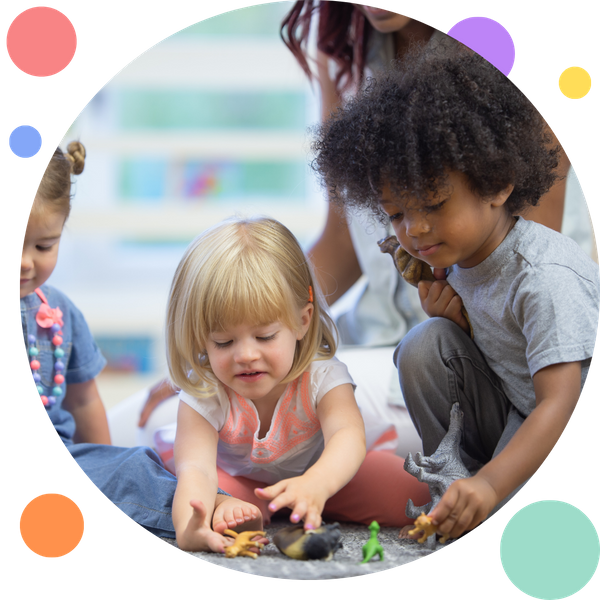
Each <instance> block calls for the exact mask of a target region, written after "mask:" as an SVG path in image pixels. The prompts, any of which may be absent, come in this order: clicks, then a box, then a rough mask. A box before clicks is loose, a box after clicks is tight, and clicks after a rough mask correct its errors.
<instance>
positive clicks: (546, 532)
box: [500, 500, 600, 600]
mask: <svg viewBox="0 0 600 600" xmlns="http://www.w3.org/2000/svg"><path fill="white" fill-rule="evenodd" d="M599 558H600V543H599V542H598V534H597V532H596V529H595V528H594V525H593V524H592V522H591V521H590V520H589V519H588V518H587V517H586V516H585V515H584V514H583V513H582V512H581V511H580V510H579V509H578V508H575V507H574V506H571V505H570V504H567V503H566V502H557V501H554V500H546V501H543V502H535V503H533V504H530V505H529V506H526V507H525V508H523V509H521V510H520V511H519V512H518V513H517V514H516V515H515V516H514V517H513V518H512V519H511V520H510V521H509V522H508V525H507V526H506V527H505V528H504V533H503V534H502V540H501V542H500V559H501V560H502V566H503V567H504V571H505V573H506V574H507V575H508V578H509V579H510V580H511V581H512V583H513V584H514V585H515V586H516V587H517V588H519V589H520V590H521V591H522V592H525V593H526V594H528V595H529V596H533V597H534V598H542V599H543V600H557V599H559V598H566V597H567V596H571V595H572V594H574V593H575V592H578V591H579V590H580V589H581V588H582V587H583V586H585V584H586V583H587V582H588V581H589V580H590V579H591V578H592V576H593V575H594V572H595V570H596V567H597V566H598V559H599Z"/></svg>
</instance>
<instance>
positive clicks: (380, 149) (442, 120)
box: [312, 38, 560, 217]
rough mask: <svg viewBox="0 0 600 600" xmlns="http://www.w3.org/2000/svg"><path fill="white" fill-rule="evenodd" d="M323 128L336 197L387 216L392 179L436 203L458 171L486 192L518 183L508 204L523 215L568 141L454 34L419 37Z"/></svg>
mask: <svg viewBox="0 0 600 600" xmlns="http://www.w3.org/2000/svg"><path fill="white" fill-rule="evenodd" d="M314 135H315V137H314V140H313V143H312V150H313V152H314V154H315V157H314V159H313V161H312V167H313V169H314V170H315V171H316V172H317V174H318V175H319V176H320V179H321V182H322V183H323V184H324V186H325V187H327V188H328V190H329V193H330V200H331V201H333V202H335V203H337V204H339V205H345V206H349V207H359V208H367V209H369V210H371V211H372V212H374V213H375V214H376V215H379V216H380V217H383V215H382V210H381V208H380V202H381V194H382V187H383V186H385V185H389V186H390V189H391V191H392V193H393V194H394V195H395V196H396V197H398V198H399V199H400V200H402V201H403V202H408V201H410V202H418V203H419V204H421V205H422V206H427V205H428V204H430V203H432V202H435V201H439V199H440V197H441V196H444V195H446V194H447V193H448V187H447V174H448V173H449V172H452V171H459V172H462V173H464V174H465V175H466V176H467V180H468V182H469V185H470V187H471V190H472V191H473V192H474V193H475V194H477V195H479V196H480V197H481V198H482V199H484V200H485V199H486V198H489V197H491V196H493V195H495V194H497V193H499V192H500V191H502V190H504V189H506V187H507V186H509V185H510V184H513V185H514V190H513V192H512V194H511V195H510V197H509V198H508V200H507V201H506V204H505V206H506V209H507V210H508V211H509V212H510V213H511V214H517V213H519V212H522V211H524V209H526V208H527V207H529V206H535V205H536V204H537V203H538V200H539V198H540V197H541V196H542V195H543V194H544V193H545V192H547V191H548V190H549V189H550V187H551V186H552V184H553V183H554V182H555V180H556V179H557V178H558V175H557V173H556V167H557V166H558V159H559V153H560V146H558V145H553V144H552V137H551V134H550V131H549V129H548V127H547V125H546V123H545V121H544V119H543V118H542V117H541V115H540V114H539V113H538V111H537V110H536V109H535V108H534V106H533V105H532V104H531V103H530V102H529V101H528V100H527V98H526V97H525V96H524V95H523V94H522V93H521V92H520V91H519V90H518V89H517V87H516V86H515V85H513V84H512V83H511V82H510V81H509V80H508V79H507V78H506V77H505V76H504V75H503V74H502V73H501V72H500V71H498V70H497V69H496V68H495V67H494V66H492V65H491V64H490V63H489V62H487V61H486V60H485V59H484V58H482V57H481V56H479V55H478V54H476V53H474V52H472V51H471V50H469V49H467V48H466V47H465V46H463V45H462V44H460V43H458V42H456V41H454V40H452V39H451V38H447V39H444V40H441V41H440V42H430V43H429V44H428V45H427V46H414V47H413V48H412V49H411V50H410V51H409V53H408V55H406V56H405V57H403V59H402V62H401V63H395V65H394V69H392V70H390V71H389V72H388V73H387V74H386V75H384V76H382V77H381V78H379V79H378V80H373V79H371V80H369V82H368V85H367V87H366V89H365V90H364V91H362V92H360V93H359V94H358V95H357V96H355V97H354V98H352V99H351V100H349V101H348V103H347V104H346V105H345V106H344V107H342V108H340V109H338V111H336V112H335V113H334V114H333V115H332V117H331V118H330V119H329V120H328V121H326V122H325V123H324V124H323V125H321V126H320V127H317V128H316V129H315V131H314Z"/></svg>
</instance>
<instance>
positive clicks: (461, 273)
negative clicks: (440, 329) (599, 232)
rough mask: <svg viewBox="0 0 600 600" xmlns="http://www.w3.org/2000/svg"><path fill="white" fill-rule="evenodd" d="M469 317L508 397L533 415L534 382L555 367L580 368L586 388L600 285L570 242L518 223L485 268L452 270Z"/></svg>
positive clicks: (587, 260) (544, 229)
mask: <svg viewBox="0 0 600 600" xmlns="http://www.w3.org/2000/svg"><path fill="white" fill-rule="evenodd" d="M448 282H449V283H450V285H451V286H452V287H453V288H454V289H455V290H456V292H457V293H458V295H459V296H460V297H461V298H462V301H463V303H464V305H465V308H466V309H467V312H468V313H469V318H470V320H471V325H472V326H473V334H474V340H475V343H476V344H477V347H478V348H479V350H480V351H481V352H482V354H483V355H484V357H485V359H486V360H487V363H488V365H489V366H490V368H491V369H492V370H493V371H494V372H495V373H496V374H497V375H498V376H499V377H500V379H501V380H502V382H503V385H504V392H505V393H506V395H507V396H508V398H509V399H510V401H511V402H512V403H513V404H514V405H515V407H516V408H517V409H518V410H519V411H520V412H521V413H522V414H523V415H524V416H527V415H529V413H531V411H532V410H533V409H534V408H535V393H534V388H533V381H532V377H533V375H534V374H535V373H536V372H537V371H539V370H540V369H543V368H544V367H547V366H549V365H553V364H557V363H563V362H576V361H581V363H582V378H581V385H582V386H583V383H584V381H585V377H586V375H587V372H588V369H589V365H590V359H591V356H592V352H593V350H594V342H595V339H596V329H597V327H598V305H599V302H600V293H599V290H600V279H599V276H598V265H596V263H594V262H593V261H592V260H591V259H590V258H589V257H588V256H587V255H586V254H585V253H584V252H583V251H582V250H581V249H580V248H579V246H578V245H577V244H576V243H575V242H574V241H573V240H571V239H570V238H567V237H566V236H564V235H561V234H560V233H556V232H555V231H553V230H551V229H548V228H547V227H544V226H542V225H539V224H537V223H534V222H533V221H526V220H525V219H523V218H521V217H519V218H518V220H517V222H516V223H515V226H514V227H513V229H512V230H511V231H510V233H509V234H508V235H507V236H506V238H505V239H504V241H503V242H502V243H501V244H500V246H498V248H496V250H494V252H492V254H491V255H490V256H488V257H487V258H486V259H485V260H484V261H483V262H481V263H480V264H479V265H477V266H475V267H472V268H470V269H461V268H460V267H458V266H456V265H454V266H453V267H451V268H450V269H449V270H448Z"/></svg>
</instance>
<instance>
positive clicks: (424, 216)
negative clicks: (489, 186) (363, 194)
mask: <svg viewBox="0 0 600 600" xmlns="http://www.w3.org/2000/svg"><path fill="white" fill-rule="evenodd" d="M448 185H449V189H450V190H451V192H450V195H449V196H448V197H447V198H446V200H441V201H438V200H433V201H432V203H431V204H430V205H429V206H428V207H427V208H423V207H418V206H416V203H415V206H414V207H411V206H410V203H406V202H401V201H397V200H396V199H394V197H393V195H392V193H391V191H390V189H389V186H386V188H385V189H384V191H383V195H382V202H381V206H382V208H383V210H384V211H385V212H386V213H387V214H388V215H389V217H390V221H391V223H392V227H393V229H394V231H395V233H396V237H397V238H398V241H399V242H400V244H401V245H402V247H403V248H404V249H405V250H406V251H407V252H408V253H409V254H411V255H412V256H414V257H416V258H419V259H421V260H423V261H425V262H426V263H428V264H429V265H430V266H431V267H434V268H441V269H445V268H447V267H450V266H451V265H454V264H456V265H458V266H459V267H463V268H469V267H474V266H475V265H478V264H479V263H480V262H481V261H483V260H484V259H485V258H487V257H488V256H489V255H490V254H491V253H492V252H493V251H494V250H495V249H496V248H497V247H498V246H499V245H500V243H501V242H502V240H503V239H504V238H505V237H506V235H507V234H508V232H509V231H510V229H511V227H512V225H513V223H514V219H513V217H512V216H511V215H510V214H509V213H508V212H507V211H506V209H505V208H504V203H505V202H506V199H507V198H508V197H509V196H510V193H511V192H512V190H513V186H512V185H511V186H509V187H508V188H506V189H505V190H503V191H502V192H500V193H499V194H498V195H496V196H494V197H492V198H491V199H486V200H482V199H481V198H480V197H479V196H477V195H476V194H474V193H473V192H472V191H471V190H470V188H469V186H468V182H467V179H466V177H465V175H463V174H462V173H459V172H451V173H449V175H448Z"/></svg>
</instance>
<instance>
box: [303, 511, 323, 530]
mask: <svg viewBox="0 0 600 600" xmlns="http://www.w3.org/2000/svg"><path fill="white" fill-rule="evenodd" d="M321 522H322V521H321V513H320V512H319V511H318V510H317V509H316V508H310V509H309V510H308V511H307V512H306V516H305V517H304V529H317V527H320V526H321Z"/></svg>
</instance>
